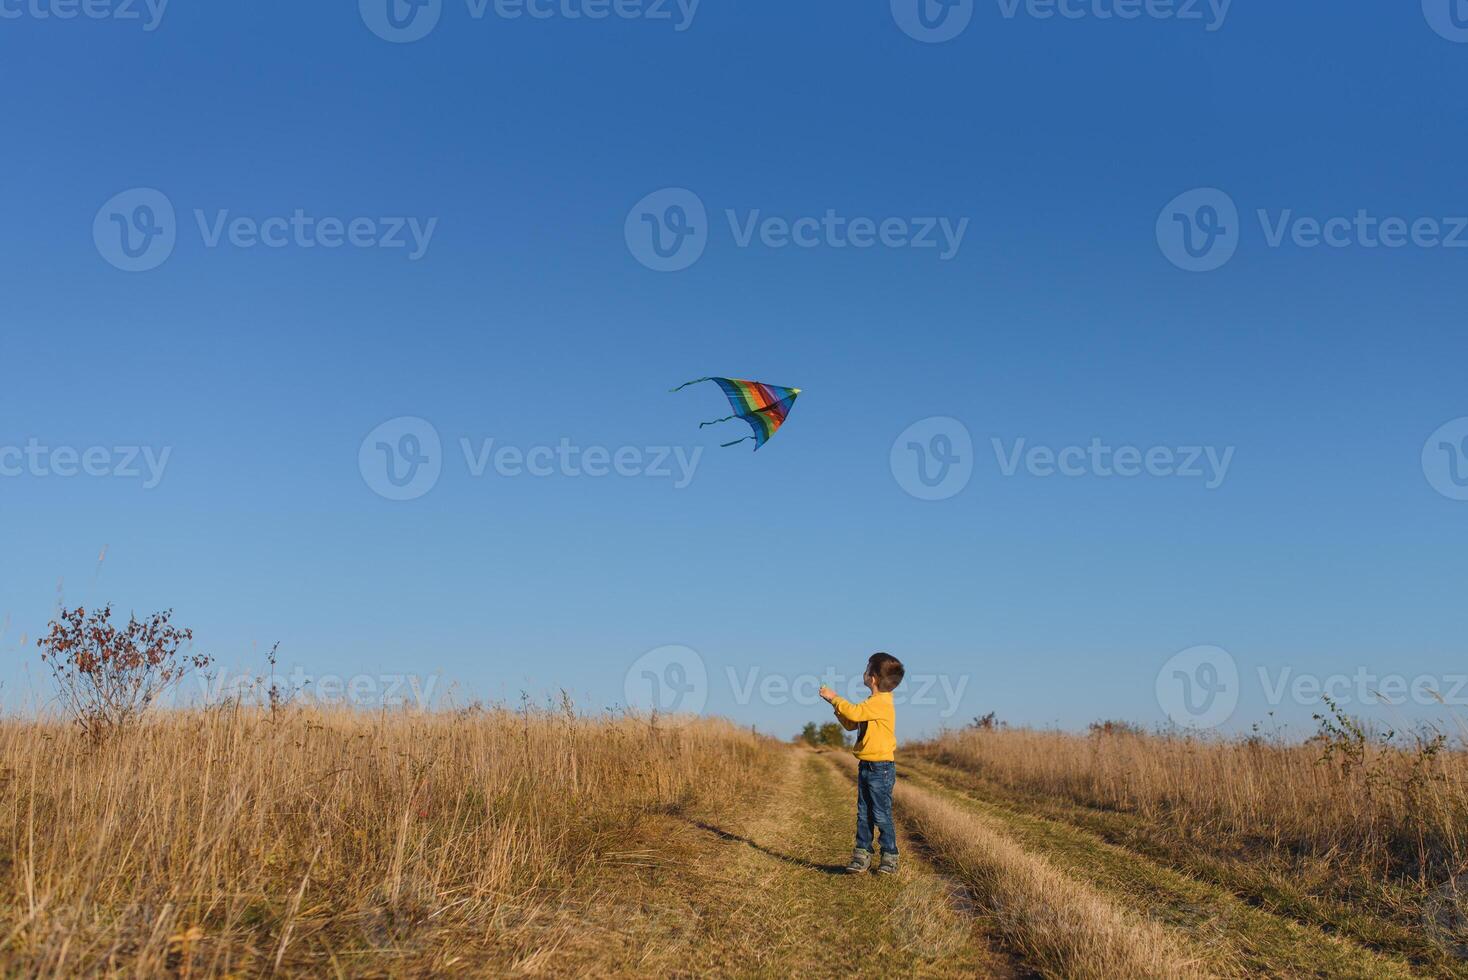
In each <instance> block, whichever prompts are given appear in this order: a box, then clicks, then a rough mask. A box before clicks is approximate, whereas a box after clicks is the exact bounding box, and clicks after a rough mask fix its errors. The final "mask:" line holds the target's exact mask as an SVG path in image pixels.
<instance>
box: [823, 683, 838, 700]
mask: <svg viewBox="0 0 1468 980" xmlns="http://www.w3.org/2000/svg"><path fill="white" fill-rule="evenodd" d="M820 694H821V699H822V700H824V701H831V700H834V699H835V697H836V692H835V691H833V690H831V689H830V688H829V687H827V686H826V685H824V684H822V685H821V691H820Z"/></svg>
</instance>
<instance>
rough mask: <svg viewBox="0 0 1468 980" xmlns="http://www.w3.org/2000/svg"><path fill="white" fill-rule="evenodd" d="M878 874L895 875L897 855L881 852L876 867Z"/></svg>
mask: <svg viewBox="0 0 1468 980" xmlns="http://www.w3.org/2000/svg"><path fill="white" fill-rule="evenodd" d="M877 873H878V874H884V875H895V874H896V873H897V855H896V854H883V855H882V863H881V865H880V866H879V867H878V868H877Z"/></svg>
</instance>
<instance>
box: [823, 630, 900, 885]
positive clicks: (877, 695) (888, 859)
mask: <svg viewBox="0 0 1468 980" xmlns="http://www.w3.org/2000/svg"><path fill="white" fill-rule="evenodd" d="M902 675H903V669H902V661H900V660H898V659H897V658H896V657H894V656H892V655H891V654H887V653H874V654H872V655H871V657H870V658H869V659H868V660H867V669H866V673H864V674H863V675H862V678H861V679H862V683H864V684H866V686H867V690H869V691H871V692H872V696H871V697H869V698H867V699H866V700H865V701H863V702H862V703H861V704H852V703H851V702H850V701H848V700H846V699H845V698H843V697H840V696H839V695H837V693H836V692H835V691H833V690H831V689H830V688H829V687H824V686H823V687H822V688H821V697H823V698H825V699H826V700H827V701H829V702H831V707H833V708H835V709H836V720H837V721H839V722H841V727H842V728H845V729H846V730H847V731H848V732H850V731H855V732H856V733H857V735H856V746H855V747H854V748H853V749H852V751H853V752H854V753H855V754H856V757H857V759H859V760H861V761H860V762H858V763H857V766H856V768H857V775H856V850H855V851H854V852H853V853H852V855H851V863H850V864H848V865H847V866H846V870H847V871H848V872H850V873H851V874H861V873H862V872H864V871H866V870H867V869H869V868H870V867H871V866H872V831H873V830H879V831H881V841H882V863H881V866H880V867H878V868H877V870H878V871H879V872H881V873H882V874H884V875H890V874H896V873H897V832H896V831H894V830H893V829H892V787H893V786H894V785H895V784H896V782H897V763H896V762H895V761H894V757H895V756H896V753H897V713H896V711H895V710H894V709H893V706H892V692H893V691H895V690H896V689H897V685H898V684H901V683H902Z"/></svg>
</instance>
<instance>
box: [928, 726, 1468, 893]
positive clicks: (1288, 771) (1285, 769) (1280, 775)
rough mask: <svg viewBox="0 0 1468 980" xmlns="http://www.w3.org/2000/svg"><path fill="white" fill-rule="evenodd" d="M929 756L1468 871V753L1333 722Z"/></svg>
mask: <svg viewBox="0 0 1468 980" xmlns="http://www.w3.org/2000/svg"><path fill="white" fill-rule="evenodd" d="M916 751H917V753H918V755H920V756H927V757H929V758H932V759H934V760H935V761H939V762H943V763H947V764H949V765H953V766H956V767H959V768H963V769H967V770H971V771H973V772H975V773H976V774H978V775H979V776H981V777H982V778H984V779H987V780H991V781H993V782H994V783H997V784H999V785H1001V786H1003V787H1006V788H1008V789H1012V790H1018V791H1021V792H1025V793H1032V794H1038V795H1042V796H1051V797H1060V798H1064V799H1067V800H1070V801H1072V802H1075V803H1079V804H1081V805H1084V806H1089V807H1098V808H1104V809H1109V810H1118V811H1125V812H1129V813H1135V814H1138V815H1140V816H1141V817H1143V818H1145V819H1147V820H1149V821H1155V822H1164V823H1166V824H1169V825H1171V826H1173V827H1175V828H1177V829H1178V830H1179V831H1181V832H1182V833H1184V834H1186V835H1187V836H1189V837H1190V838H1192V839H1195V840H1197V841H1200V842H1210V841H1211V842H1213V843H1215V844H1217V845H1218V847H1219V848H1220V849H1236V848H1238V847H1240V846H1242V847H1246V848H1247V847H1250V846H1253V847H1255V848H1264V849H1267V850H1270V851H1274V852H1277V853H1280V854H1285V855H1305V856H1309V857H1312V858H1316V859H1322V860H1328V861H1330V862H1331V863H1333V864H1335V865H1337V866H1338V867H1340V868H1342V869H1343V870H1348V871H1352V872H1355V873H1358V874H1361V875H1368V876H1372V877H1384V876H1394V877H1406V878H1411V879H1415V880H1416V881H1418V882H1419V883H1421V884H1428V883H1431V882H1434V881H1440V880H1442V879H1443V878H1446V877H1451V876H1452V875H1455V874H1458V873H1460V872H1462V871H1463V870H1464V869H1465V867H1468V754H1465V753H1464V752H1462V751H1457V750H1453V749H1451V748H1448V747H1447V746H1446V745H1445V744H1443V743H1441V742H1439V741H1434V740H1427V741H1415V742H1413V743H1411V744H1409V745H1407V746H1401V747H1399V746H1394V745H1391V744H1382V743H1381V742H1380V740H1375V739H1371V738H1367V737H1362V736H1361V734H1360V733H1359V731H1353V730H1352V729H1350V727H1349V725H1347V727H1345V728H1340V727H1334V726H1332V730H1331V731H1327V732H1325V733H1324V735H1323V736H1322V737H1320V738H1317V739H1314V740H1311V741H1308V742H1304V743H1294V744H1290V743H1285V742H1282V741H1270V740H1263V739H1244V740H1225V739H1207V738H1197V737H1186V736H1182V735H1177V736H1172V735H1166V734H1145V733H1141V732H1134V731H1128V730H1125V729H1120V730H1112V731H1100V732H1094V733H1093V734H1091V735H1090V736H1078V735H1070V734H1065V733H1061V732H1051V731H1032V730H1024V729H1011V730H996V731H976V730H964V731H958V732H948V733H945V734H943V735H941V736H940V737H938V738H937V739H935V740H933V741H932V742H930V743H927V744H925V745H923V746H920V747H918V748H917V749H916Z"/></svg>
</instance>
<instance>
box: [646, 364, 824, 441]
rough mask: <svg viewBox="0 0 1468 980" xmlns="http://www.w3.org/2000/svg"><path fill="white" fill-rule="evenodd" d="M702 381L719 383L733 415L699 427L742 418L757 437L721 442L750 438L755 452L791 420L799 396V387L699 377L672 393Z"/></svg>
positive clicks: (746, 438) (747, 437)
mask: <svg viewBox="0 0 1468 980" xmlns="http://www.w3.org/2000/svg"><path fill="white" fill-rule="evenodd" d="M701 381H717V382H718V383H719V387H720V388H723V389H724V395H725V396H726V397H727V398H728V399H729V404H730V405H731V406H732V407H733V409H734V414H733V415H726V416H724V417H723V418H721V419H714V420H713V421H712V422H700V423H699V426H698V427H699V428H700V429H702V428H703V427H704V426H706V425H715V424H717V423H719V422H728V421H730V420H731V419H743V420H744V421H746V422H748V423H749V427H750V428H751V429H753V430H754V435H752V436H745V437H744V438H743V439H735V440H734V441H733V442H726V443H722V445H725V446H735V445H738V444H739V443H741V442H744V441H746V440H748V439H753V440H754V448H755V451H756V452H757V451H758V450H759V447H760V446H763V445H764V444H765V443H766V442H768V441H769V438H770V436H772V435H774V434H775V430H776V429H778V428H779V427H780V426H781V425H783V424H784V423H785V420H786V419H787V418H789V417H790V409H792V408H794V407H795V398H796V396H797V395H799V394H800V389H799V388H781V387H780V386H779V385H767V384H764V383H762V382H759V381H740V380H738V379H736V378H699V379H698V380H696V381H690V382H688V384H681V385H679V386H678V387H676V388H674V389H673V390H674V391H682V390H683V389H684V388H687V387H688V385H696V384H698V383H699V382H701Z"/></svg>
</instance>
